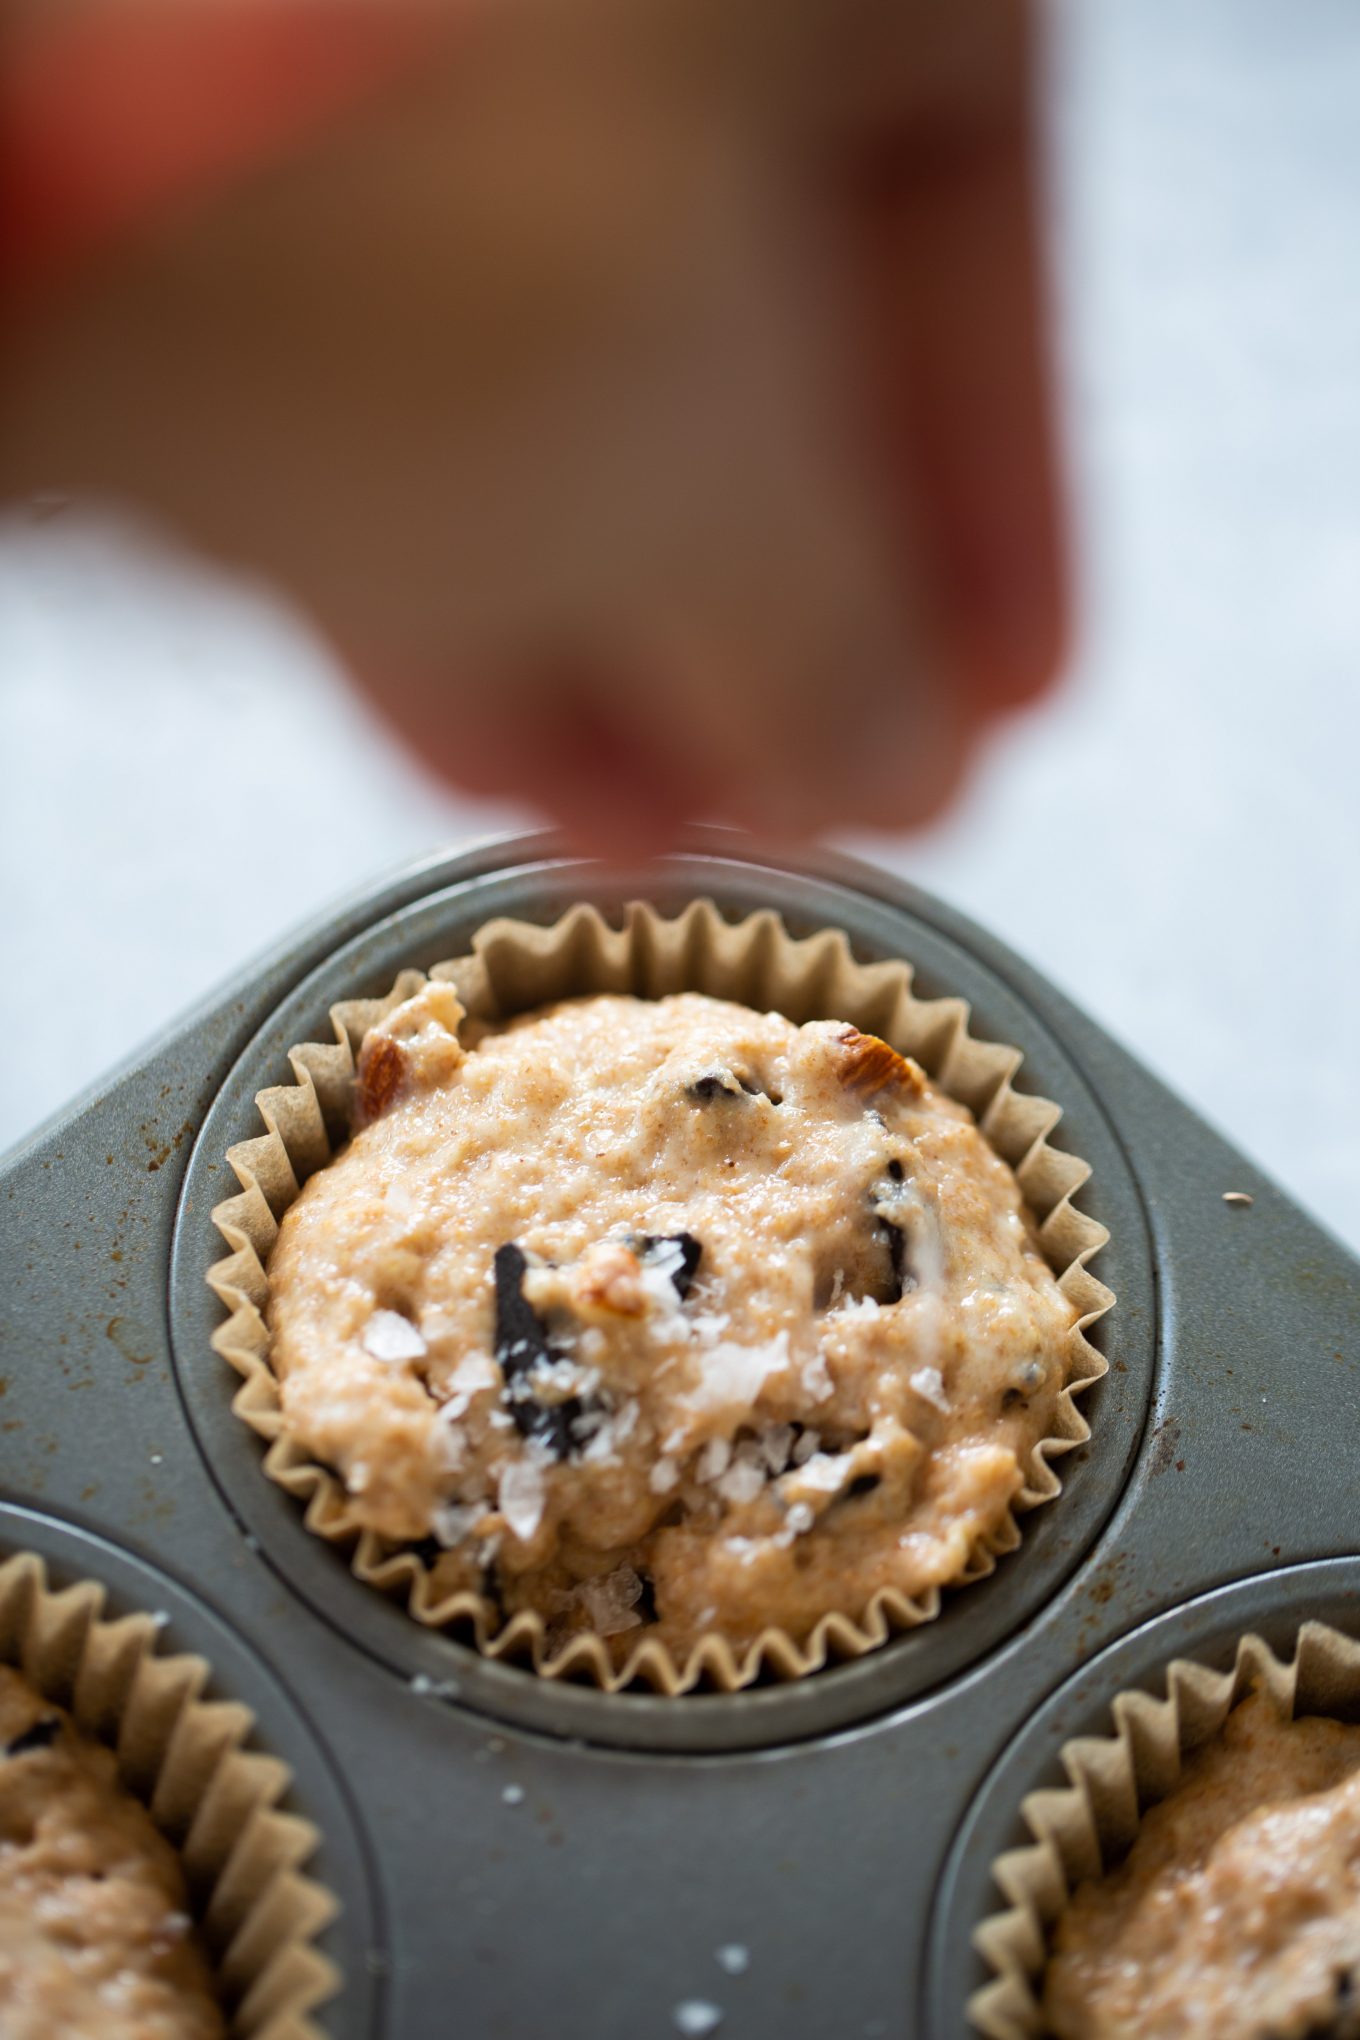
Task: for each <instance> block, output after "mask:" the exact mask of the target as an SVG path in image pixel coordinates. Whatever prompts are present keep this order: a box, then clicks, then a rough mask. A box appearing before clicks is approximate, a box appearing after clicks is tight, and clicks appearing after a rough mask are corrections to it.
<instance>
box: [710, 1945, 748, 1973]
mask: <svg viewBox="0 0 1360 2040" xmlns="http://www.w3.org/2000/svg"><path fill="white" fill-rule="evenodd" d="M716 1953H717V1963H718V1967H719V1969H725V1970H726V1971H727V1973H728V1975H729V1976H745V1974H746V1972H747V1970H748V1969H749V1968H750V1966H751V1951H750V1949H749V1948H744V1947H743V1946H742V1944H741V1942H740V1941H729V1942H728V1943H727V1945H726V1947H724V1948H719V1949H718V1950H717V1951H716Z"/></svg>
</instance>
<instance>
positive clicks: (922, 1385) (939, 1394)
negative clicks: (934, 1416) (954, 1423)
mask: <svg viewBox="0 0 1360 2040" xmlns="http://www.w3.org/2000/svg"><path fill="white" fill-rule="evenodd" d="M911 1385H912V1387H913V1388H914V1389H915V1390H916V1393H917V1394H918V1395H919V1396H920V1397H921V1398H922V1399H923V1401H925V1402H928V1403H933V1404H934V1405H935V1408H936V1409H937V1410H943V1411H944V1412H945V1414H946V1415H947V1414H948V1412H949V1397H948V1396H947V1395H946V1394H945V1392H944V1376H943V1375H942V1374H941V1372H940V1370H939V1368H938V1367H918V1368H917V1370H916V1372H915V1373H914V1374H913V1375H912V1376H911Z"/></svg>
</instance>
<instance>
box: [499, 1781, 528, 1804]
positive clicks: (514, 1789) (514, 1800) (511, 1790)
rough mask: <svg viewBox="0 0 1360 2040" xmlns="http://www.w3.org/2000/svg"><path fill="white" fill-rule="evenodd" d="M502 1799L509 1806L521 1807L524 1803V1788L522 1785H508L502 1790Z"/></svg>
mask: <svg viewBox="0 0 1360 2040" xmlns="http://www.w3.org/2000/svg"><path fill="white" fill-rule="evenodd" d="M501 1798H502V1799H503V1800H504V1801H505V1803H506V1805H507V1806H521V1805H522V1804H523V1803H524V1787H523V1786H522V1785H507V1786H505V1787H504V1788H503V1789H502V1792H501Z"/></svg>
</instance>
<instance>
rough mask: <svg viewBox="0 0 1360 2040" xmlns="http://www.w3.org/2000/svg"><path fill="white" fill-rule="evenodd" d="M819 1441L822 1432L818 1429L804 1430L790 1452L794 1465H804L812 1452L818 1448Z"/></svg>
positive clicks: (820, 1440)
mask: <svg viewBox="0 0 1360 2040" xmlns="http://www.w3.org/2000/svg"><path fill="white" fill-rule="evenodd" d="M821 1442H822V1434H821V1432H820V1431H812V1430H808V1431H804V1433H803V1435H802V1436H801V1438H799V1439H798V1441H797V1443H796V1444H795V1446H794V1448H793V1451H792V1453H791V1454H790V1457H791V1458H792V1460H793V1463H794V1465H795V1466H802V1465H804V1464H805V1463H806V1462H807V1461H808V1460H809V1459H811V1457H812V1455H813V1453H814V1452H816V1451H817V1450H818V1449H819V1447H820V1445H821Z"/></svg>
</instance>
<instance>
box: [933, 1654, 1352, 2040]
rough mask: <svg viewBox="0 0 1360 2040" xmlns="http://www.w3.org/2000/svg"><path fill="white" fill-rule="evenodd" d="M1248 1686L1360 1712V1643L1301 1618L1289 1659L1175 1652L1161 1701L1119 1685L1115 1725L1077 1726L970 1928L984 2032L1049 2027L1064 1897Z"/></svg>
mask: <svg viewBox="0 0 1360 2040" xmlns="http://www.w3.org/2000/svg"><path fill="white" fill-rule="evenodd" d="M1253 1690H1264V1691H1265V1692H1266V1693H1268V1694H1269V1696H1270V1698H1271V1699H1272V1700H1273V1701H1274V1703H1275V1705H1276V1706H1277V1707H1278V1708H1279V1709H1280V1712H1281V1713H1282V1714H1283V1715H1284V1716H1285V1717H1286V1718H1288V1719H1292V1718H1293V1716H1294V1715H1296V1714H1322V1715H1330V1716H1333V1717H1336V1718H1339V1719H1342V1720H1348V1721H1355V1720H1360V1642H1357V1641H1356V1640H1355V1639H1354V1638H1353V1637H1349V1636H1345V1635H1343V1634H1342V1633H1341V1631H1340V1630H1336V1629H1331V1628H1329V1627H1328V1625H1327V1624H1326V1623H1325V1622H1305V1623H1304V1624H1303V1625H1302V1627H1301V1628H1300V1630H1299V1633H1298V1639H1297V1642H1296V1645H1295V1649H1294V1655H1293V1657H1292V1658H1290V1659H1289V1660H1288V1661H1287V1662H1286V1661H1284V1660H1282V1659H1281V1658H1279V1657H1278V1656H1277V1655H1276V1654H1275V1652H1274V1651H1273V1650H1272V1649H1271V1647H1270V1645H1269V1644H1268V1643H1266V1642H1264V1641H1263V1639H1262V1638H1261V1637H1259V1636H1257V1635H1254V1634H1252V1633H1248V1634H1246V1635H1244V1636H1242V1637H1241V1638H1240V1639H1239V1641H1238V1645H1237V1654H1236V1658H1235V1661H1234V1663H1233V1666H1232V1669H1231V1670H1230V1671H1223V1672H1217V1671H1211V1670H1210V1669H1209V1668H1208V1667H1207V1666H1205V1665H1200V1664H1196V1663H1195V1662H1194V1661H1193V1660H1192V1659H1189V1658H1174V1659H1173V1660H1172V1661H1171V1663H1170V1664H1169V1665H1168V1666H1167V1668H1166V1696H1165V1698H1164V1699H1157V1698H1156V1697H1155V1696H1154V1695H1153V1694H1151V1693H1142V1692H1137V1691H1126V1692H1121V1693H1118V1694H1116V1696H1115V1698H1114V1700H1113V1701H1112V1702H1111V1705H1110V1714H1111V1716H1112V1718H1113V1721H1114V1733H1113V1734H1112V1735H1106V1736H1078V1737H1076V1738H1074V1739H1073V1741H1071V1742H1069V1743H1065V1744H1064V1745H1063V1748H1062V1750H1061V1751H1060V1753H1059V1760H1060V1762H1061V1764H1062V1767H1063V1769H1064V1770H1065V1771H1066V1773H1067V1776H1068V1778H1069V1780H1070V1781H1071V1782H1070V1783H1069V1784H1068V1785H1065V1786H1055V1787H1053V1788H1051V1789H1049V1790H1046V1791H1041V1792H1031V1793H1030V1794H1029V1795H1028V1797H1027V1798H1026V1799H1024V1800H1023V1801H1022V1802H1021V1807H1020V1812H1021V1816H1022V1818H1023V1819H1024V1821H1025V1824H1026V1825H1027V1827H1028V1828H1029V1830H1030V1833H1031V1834H1032V1835H1033V1836H1034V1841H1033V1842H1032V1843H1031V1844H1030V1845H1029V1846H1028V1847H1026V1848H1021V1849H1011V1850H1008V1851H1007V1853H1006V1854H1005V1855H1003V1856H999V1857H998V1858H997V1860H996V1862H995V1863H994V1864H993V1866H992V1876H993V1878H994V1880H995V1882H996V1884H997V1886H998V1887H999V1889H1000V1890H1001V1891H1002V1893H1003V1894H1004V1895H1005V1897H1006V1898H1007V1900H1008V1901H1009V1906H1008V1909H1007V1910H1006V1911H1005V1912H1001V1913H996V1914H993V1916H992V1917H991V1918H990V1919H987V1920H984V1921H983V1923H982V1925H981V1926H980V1927H979V1928H978V1929H977V1931H976V1933H975V1934H974V1936H973V1945H974V1946H975V1947H976V1949H977V1950H978V1953H979V1954H980V1955H981V1956H982V1957H983V1959H984V1961H986V1963H987V1964H988V1966H989V1967H990V1968H991V1969H992V1970H993V1971H994V1976H993V1979H992V1981H991V1982H989V1983H987V1984H984V1985H983V1987H982V1988H981V1990H979V1991H977V1992H975V1993H974V1995H973V1997H972V1998H970V2000H969V2003H968V2016H969V2019H970V2020H971V2022H972V2024H973V2025H974V2026H975V2027H976V2029H977V2031H978V2032H979V2033H985V2034H987V2035H988V2036H989V2040H1038V2036H1040V2035H1042V2034H1043V2033H1045V2032H1046V2031H1047V2028H1046V2026H1045V2024H1044V2016H1043V2009H1042V2002H1041V2001H1042V1997H1043V1989H1044V1973H1045V1969H1046V1967H1047V1961H1048V1952H1049V1940H1050V1936H1051V1934H1052V1931H1053V1928H1054V1927H1055V1925H1056V1924H1057V1921H1058V1918H1059V1916H1060V1914H1061V1913H1062V1911H1063V1909H1064V1908H1065V1906H1066V1904H1067V1902H1068V1899H1069V1898H1070V1897H1071V1895H1072V1893H1073V1892H1074V1891H1075V1890H1076V1887H1077V1886H1078V1885H1079V1884H1081V1883H1084V1882H1085V1881H1086V1880H1087V1879H1088V1878H1095V1877H1100V1876H1102V1875H1103V1874H1104V1873H1105V1872H1106V1871H1107V1870H1110V1869H1113V1868H1114V1867H1115V1865H1116V1864H1117V1863H1118V1862H1119V1861H1120V1860H1121V1859H1122V1858H1123V1857H1124V1856H1125V1855H1126V1854H1127V1852H1128V1850H1129V1848H1130V1846H1131V1845H1132V1842H1133V1838H1134V1835H1135V1834H1136V1832H1137V1829H1138V1825H1139V1822H1140V1821H1141V1819H1142V1817H1143V1814H1144V1813H1145V1812H1146V1810H1147V1809H1148V1808H1149V1807H1150V1806H1153V1805H1155V1804H1156V1802H1157V1801H1158V1800H1160V1799H1165V1798H1166V1797H1167V1795H1168V1794H1169V1793H1170V1792H1171V1791H1172V1790H1173V1789H1174V1788H1175V1786H1176V1785H1177V1784H1178V1783H1179V1780H1180V1775H1181V1765H1182V1763H1183V1761H1184V1759H1185V1758H1186V1757H1188V1756H1189V1755H1190V1754H1191V1753H1192V1752H1193V1751H1194V1750H1196V1749H1198V1748H1199V1747H1200V1746H1201V1745H1202V1744H1203V1743H1206V1742H1209V1741H1210V1740H1211V1739H1212V1738H1213V1737H1214V1736H1216V1735H1217V1734H1218V1732H1219V1730H1220V1729H1221V1728H1222V1726H1223V1724H1224V1722H1225V1721H1226V1720H1227V1718H1228V1715H1229V1714H1230V1713H1231V1711H1232V1709H1233V1708H1234V1707H1235V1706H1236V1705H1237V1703H1238V1701H1239V1700H1243V1699H1245V1698H1246V1696H1247V1695H1248V1694H1249V1693H1250V1692H1252V1691H1253Z"/></svg>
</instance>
